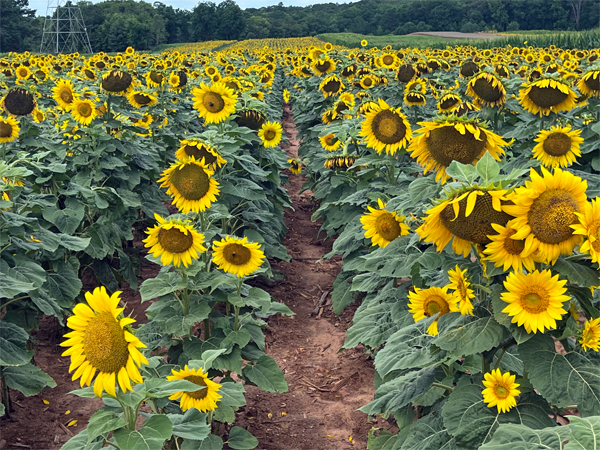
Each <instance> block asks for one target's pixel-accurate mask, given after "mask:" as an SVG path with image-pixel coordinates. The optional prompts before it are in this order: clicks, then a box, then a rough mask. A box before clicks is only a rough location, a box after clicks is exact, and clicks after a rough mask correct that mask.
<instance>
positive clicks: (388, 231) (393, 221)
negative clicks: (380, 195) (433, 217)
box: [360, 199, 410, 248]
mask: <svg viewBox="0 0 600 450" xmlns="http://www.w3.org/2000/svg"><path fill="white" fill-rule="evenodd" d="M377 203H378V205H379V209H377V208H371V207H370V206H368V207H367V208H368V209H369V212H368V213H366V214H364V215H363V216H362V217H361V218H360V223H362V224H363V228H364V229H365V238H367V239H371V242H372V243H373V244H372V245H373V246H375V245H378V246H379V247H382V248H383V247H386V246H387V245H388V244H389V243H390V242H392V241H393V240H394V239H396V238H397V237H399V236H405V235H407V234H409V231H410V227H409V226H408V225H406V224H405V223H404V219H405V216H398V215H397V214H396V212H395V211H388V210H386V209H385V205H386V204H385V203H383V201H381V199H378V200H377Z"/></svg>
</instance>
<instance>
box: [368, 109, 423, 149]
mask: <svg viewBox="0 0 600 450" xmlns="http://www.w3.org/2000/svg"><path fill="white" fill-rule="evenodd" d="M360 136H362V137H364V138H365V141H366V143H367V147H369V148H372V149H374V150H375V151H376V152H377V153H378V154H381V153H382V152H383V151H384V150H385V152H386V153H387V154H388V155H394V154H395V153H396V152H397V151H398V150H399V149H401V148H404V147H406V146H407V144H408V142H409V141H410V139H411V137H412V131H411V129H410V124H409V123H408V120H407V119H406V116H405V115H404V114H402V113H401V112H400V108H392V107H390V106H389V105H388V104H387V103H386V102H385V101H384V100H383V99H381V98H380V99H379V100H378V102H377V106H374V107H373V109H372V110H371V111H369V112H368V113H366V114H365V119H364V120H363V122H362V124H361V130H360Z"/></svg>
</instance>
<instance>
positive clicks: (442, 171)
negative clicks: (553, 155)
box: [408, 116, 508, 183]
mask: <svg viewBox="0 0 600 450" xmlns="http://www.w3.org/2000/svg"><path fill="white" fill-rule="evenodd" d="M419 125H422V126H423V128H420V129H418V130H416V131H415V135H416V136H415V139H413V141H412V142H411V144H410V147H409V148H408V152H409V153H411V156H412V157H413V158H416V159H417V163H418V164H419V165H420V166H421V167H423V168H424V169H425V170H424V173H427V172H429V171H431V170H433V171H435V172H436V176H435V180H436V181H440V180H441V182H442V183H445V182H446V181H447V180H448V178H450V177H449V176H448V174H446V168H447V167H448V166H449V165H450V163H452V161H458V162H459V163H462V164H473V165H474V164H476V163H477V161H478V160H479V159H480V158H481V157H482V156H483V155H484V154H485V153H486V152H489V153H490V155H491V156H492V157H493V158H494V159H495V160H496V161H499V160H500V155H503V154H504V149H502V148H501V147H503V146H506V145H508V143H507V142H505V141H504V140H502V138H501V137H500V136H498V135H497V134H495V133H493V132H491V131H489V130H487V129H486V128H484V127H483V126H482V125H481V124H479V123H478V122H476V121H474V120H468V119H467V120H465V119H460V118H458V117H456V116H449V117H442V118H441V119H438V120H436V121H435V122H419Z"/></svg>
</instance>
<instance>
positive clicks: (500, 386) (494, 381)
mask: <svg viewBox="0 0 600 450" xmlns="http://www.w3.org/2000/svg"><path fill="white" fill-rule="evenodd" d="M484 378H485V380H483V385H484V386H485V387H486V389H484V390H483V391H482V392H481V393H482V394H483V401H484V403H487V405H488V407H489V408H493V407H494V406H496V407H497V408H498V413H505V412H508V411H510V409H511V408H512V407H513V406H517V401H516V400H515V397H516V396H517V395H519V394H520V393H521V391H519V390H518V389H517V388H518V387H519V386H520V384H518V383H515V378H516V376H515V375H511V374H510V372H505V373H502V372H500V369H495V370H493V371H492V372H491V373H486V374H484Z"/></svg>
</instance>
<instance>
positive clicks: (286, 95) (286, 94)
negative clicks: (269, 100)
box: [283, 89, 290, 103]
mask: <svg viewBox="0 0 600 450" xmlns="http://www.w3.org/2000/svg"><path fill="white" fill-rule="evenodd" d="M283 101H284V102H286V103H289V102H290V91H288V90H287V89H284V90H283Z"/></svg>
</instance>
